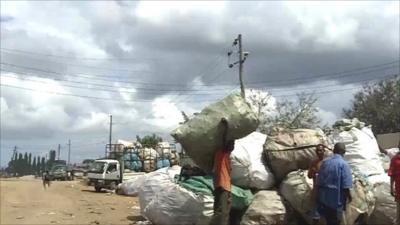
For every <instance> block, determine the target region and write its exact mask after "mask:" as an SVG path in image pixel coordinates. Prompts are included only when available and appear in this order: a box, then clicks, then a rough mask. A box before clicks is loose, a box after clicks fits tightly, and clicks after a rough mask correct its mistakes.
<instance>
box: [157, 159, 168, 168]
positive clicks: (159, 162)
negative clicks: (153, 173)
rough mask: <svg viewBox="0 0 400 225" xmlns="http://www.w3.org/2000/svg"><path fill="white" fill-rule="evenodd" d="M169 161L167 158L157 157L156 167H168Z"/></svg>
mask: <svg viewBox="0 0 400 225" xmlns="http://www.w3.org/2000/svg"><path fill="white" fill-rule="evenodd" d="M170 166H171V163H170V162H169V159H159V160H157V169H161V168H164V167H170Z"/></svg>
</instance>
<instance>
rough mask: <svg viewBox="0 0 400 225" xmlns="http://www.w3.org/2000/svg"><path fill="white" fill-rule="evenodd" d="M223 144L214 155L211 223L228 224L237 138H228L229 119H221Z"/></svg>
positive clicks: (216, 224) (211, 224) (213, 224)
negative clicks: (231, 157) (231, 156)
mask: <svg viewBox="0 0 400 225" xmlns="http://www.w3.org/2000/svg"><path fill="white" fill-rule="evenodd" d="M221 126H222V129H223V134H222V144H223V145H222V146H223V148H222V149H220V150H218V151H217V152H216V153H215V156H214V169H213V172H214V215H213V217H212V219H211V222H210V225H228V224H229V213H230V210H231V161H230V155H231V152H232V151H233V149H234V146H235V140H227V133H228V121H227V120H226V119H225V118H222V119H221Z"/></svg>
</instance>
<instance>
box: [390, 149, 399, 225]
mask: <svg viewBox="0 0 400 225" xmlns="http://www.w3.org/2000/svg"><path fill="white" fill-rule="evenodd" d="M399 148H400V142H399ZM388 175H389V176H390V194H391V195H392V196H393V197H394V199H395V201H396V205H397V218H396V224H397V225H400V152H397V153H396V154H395V155H394V156H393V158H392V159H391V161H390V166H389V170H388Z"/></svg>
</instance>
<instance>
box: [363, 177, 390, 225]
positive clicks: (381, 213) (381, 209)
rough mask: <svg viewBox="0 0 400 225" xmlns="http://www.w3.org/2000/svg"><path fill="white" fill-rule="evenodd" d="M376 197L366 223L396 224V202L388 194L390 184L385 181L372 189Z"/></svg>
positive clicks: (376, 224)
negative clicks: (373, 207)
mask: <svg viewBox="0 0 400 225" xmlns="http://www.w3.org/2000/svg"><path fill="white" fill-rule="evenodd" d="M374 194H375V198H376V203H375V209H374V211H373V212H372V214H371V216H370V217H369V218H368V221H367V224H368V225H381V224H385V225H395V224H396V210H397V208H396V207H397V206H396V202H395V201H394V197H393V196H392V195H390V184H389V183H385V184H381V185H379V186H377V187H376V188H375V189H374Z"/></svg>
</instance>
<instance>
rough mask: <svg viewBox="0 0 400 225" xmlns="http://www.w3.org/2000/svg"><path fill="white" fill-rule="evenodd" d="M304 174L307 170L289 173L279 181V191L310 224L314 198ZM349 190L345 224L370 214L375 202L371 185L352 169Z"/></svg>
mask: <svg viewBox="0 0 400 225" xmlns="http://www.w3.org/2000/svg"><path fill="white" fill-rule="evenodd" d="M306 174H307V171H302V170H299V171H293V172H291V173H289V174H288V175H287V177H286V178H285V180H283V181H282V183H281V186H280V193H281V195H282V196H283V197H284V198H285V199H286V200H287V201H288V202H289V203H290V205H291V206H292V207H293V208H294V209H295V210H296V211H297V212H298V213H299V214H300V215H301V216H302V217H303V218H304V219H305V220H306V221H307V222H308V223H309V224H311V222H312V219H311V216H310V213H311V211H312V210H313V208H314V207H315V200H313V198H312V179H309V178H308V177H307V175H306ZM350 192H351V196H352V198H353V200H352V201H351V203H349V204H348V205H347V207H346V212H345V213H344V218H345V219H344V221H343V222H344V224H345V225H352V224H354V222H355V221H356V219H357V218H358V216H359V215H360V214H364V213H366V214H367V215H370V214H371V213H372V210H373V209H374V204H375V198H374V195H373V189H372V187H371V186H370V184H369V183H368V181H367V180H365V177H364V176H363V175H361V174H359V173H358V172H356V171H353V188H352V189H351V191H350Z"/></svg>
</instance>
